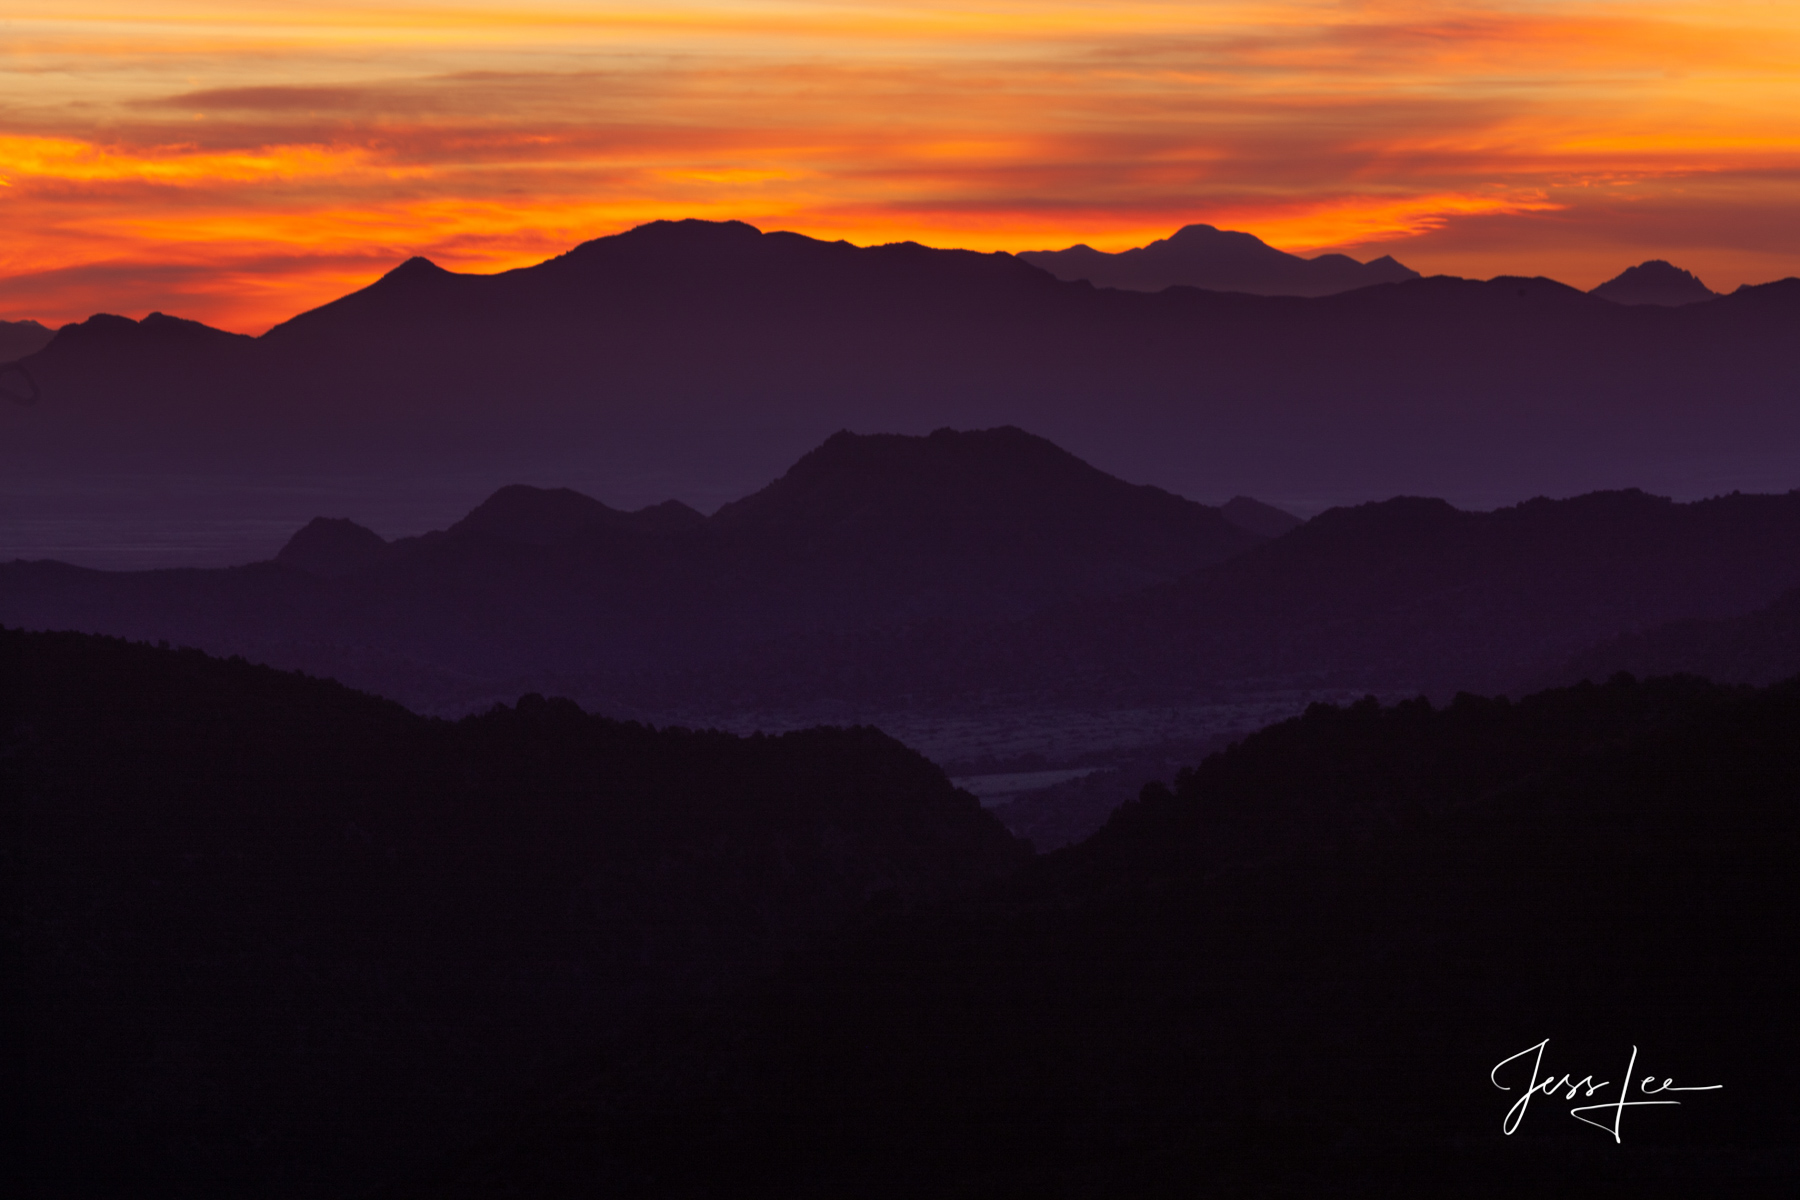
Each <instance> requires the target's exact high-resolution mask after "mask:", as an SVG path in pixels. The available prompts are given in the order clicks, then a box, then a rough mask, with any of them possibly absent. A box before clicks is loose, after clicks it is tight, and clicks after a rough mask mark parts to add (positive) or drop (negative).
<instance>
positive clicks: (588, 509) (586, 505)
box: [449, 483, 625, 545]
mask: <svg viewBox="0 0 1800 1200" xmlns="http://www.w3.org/2000/svg"><path fill="white" fill-rule="evenodd" d="M624 517H625V514H624V513H622V512H620V511H619V510H618V509H616V508H610V507H608V506H607V505H605V504H602V503H600V501H598V500H596V499H594V498H593V497H592V496H584V495H582V494H581V493H580V492H577V491H572V490H571V489H569V488H537V487H528V486H526V485H525V484H519V483H515V484H512V485H510V486H508V487H503V488H501V489H500V490H499V491H497V492H495V493H494V494H493V495H492V496H489V497H488V498H487V499H486V500H484V501H482V502H481V503H480V504H479V505H477V506H476V507H475V509H474V510H473V511H471V512H470V513H469V515H468V516H466V517H464V518H463V519H462V520H460V521H458V522H457V523H456V524H454V525H452V526H451V527H450V530H449V532H451V533H464V534H467V533H484V534H489V535H492V536H496V537H500V538H503V539H505V540H506V541H509V542H529V543H533V544H538V545H544V544H548V543H550V542H559V541H563V540H565V539H568V538H571V537H577V536H579V535H580V534H582V533H585V532H587V531H588V530H590V529H595V528H599V527H603V526H607V525H616V524H618V523H619V522H620V521H621V520H623V519H624Z"/></svg>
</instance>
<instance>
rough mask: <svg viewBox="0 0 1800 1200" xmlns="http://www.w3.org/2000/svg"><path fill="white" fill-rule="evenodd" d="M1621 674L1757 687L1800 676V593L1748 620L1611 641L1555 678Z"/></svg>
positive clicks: (1694, 623) (1682, 625)
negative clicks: (1684, 676)
mask: <svg viewBox="0 0 1800 1200" xmlns="http://www.w3.org/2000/svg"><path fill="white" fill-rule="evenodd" d="M1619 671H1628V672H1632V673H1634V674H1640V675H1649V674H1654V675H1675V674H1688V675H1704V676H1706V677H1707V678H1709V679H1717V680H1719V681H1720V682H1723V683H1754V684H1766V683H1773V682H1775V681H1776V680H1780V679H1787V678H1789V677H1790V676H1793V675H1797V674H1800V589H1796V590H1793V591H1788V592H1783V593H1782V594H1781V595H1780V596H1778V597H1776V599H1775V601H1774V603H1772V604H1770V605H1769V606H1768V607H1767V608H1760V609H1758V610H1756V611H1755V612H1751V613H1745V614H1743V615H1742V616H1734V617H1726V618H1720V619H1715V620H1701V619H1690V620H1686V621H1675V622H1671V623H1670V624H1667V625H1659V626H1656V627H1655V628H1653V629H1646V630H1643V631H1641V632H1635V633H1629V634H1625V635H1622V636H1620V637H1618V638H1613V639H1610V640H1608V641H1607V642H1605V643H1603V644H1601V645H1599V646H1595V647H1593V648H1591V649H1589V650H1587V651H1585V652H1583V653H1581V654H1577V655H1575V656H1574V657H1573V658H1571V659H1570V660H1569V662H1568V663H1566V664H1564V665H1563V666H1562V667H1561V668H1560V669H1559V670H1557V671H1555V672H1553V673H1552V674H1553V675H1554V677H1556V678H1557V679H1558V680H1559V681H1560V680H1562V679H1604V678H1606V677H1607V676H1609V675H1612V674H1615V673H1617V672H1619Z"/></svg>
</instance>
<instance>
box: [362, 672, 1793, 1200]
mask: <svg viewBox="0 0 1800 1200" xmlns="http://www.w3.org/2000/svg"><path fill="white" fill-rule="evenodd" d="M1796 787H1800V693H1797V692H1796V689H1795V688H1794V686H1793V685H1791V684H1790V685H1787V686H1784V687H1782V688H1779V689H1775V690H1773V691H1769V692H1764V693H1746V692H1743V691H1733V690H1729V689H1721V688H1715V687H1711V686H1709V685H1706V684H1704V683H1701V682H1699V681H1694V680H1672V681H1671V680H1665V681H1653V682H1651V683H1648V684H1639V683H1637V682H1635V681H1632V680H1629V679H1621V680H1616V681H1614V682H1612V683H1609V684H1608V685H1606V686H1604V687H1594V686H1588V687H1584V688H1578V689H1570V690H1566V691H1561V692H1551V693H1545V694H1541V695H1538V696H1535V697H1533V698H1531V699H1530V700H1527V701H1525V702H1523V703H1520V704H1508V703H1506V702H1504V701H1491V700H1480V699H1477V698H1475V697H1472V696H1470V697H1463V698H1461V699H1459V700H1458V701H1457V702H1456V703H1455V704H1453V705H1451V706H1449V707H1447V708H1443V709H1435V710H1434V709H1433V708H1432V707H1431V706H1430V705H1428V704H1425V703H1423V702H1407V703H1404V704H1401V705H1398V706H1395V707H1391V708H1383V707H1381V706H1379V705H1377V704H1375V703H1374V702H1373V701H1369V702H1366V703H1358V704H1355V705H1352V706H1349V707H1348V708H1335V707H1331V706H1325V705H1320V706H1317V707H1315V708H1314V709H1312V710H1309V711H1308V713H1307V714H1306V715H1305V717H1304V718H1300V719H1296V720H1294V721H1290V722H1286V723H1284V724H1282V725H1278V726H1275V727H1272V728H1270V729H1268V730H1265V731H1263V732H1262V733H1259V734H1257V735H1255V736H1253V737H1251V738H1248V739H1246V740H1245V741H1244V742H1243V743H1241V744H1240V745H1238V746H1236V747H1234V748H1232V749H1231V750H1229V751H1227V752H1225V753H1223V754H1219V755H1215V756H1213V757H1212V758H1209V759H1208V760H1207V761H1206V762H1204V763H1202V764H1201V765H1199V766H1198V767H1197V768H1194V769H1192V770H1189V771H1185V772H1183V773H1182V775H1181V776H1180V777H1179V779H1178V781H1177V784H1176V787H1175V788H1174V790H1173V792H1171V791H1169V790H1167V789H1152V790H1149V791H1146V793H1145V794H1144V796H1143V798H1142V799H1141V801H1140V802H1138V803H1136V804H1134V805H1131V806H1128V807H1127V808H1126V809H1124V810H1122V811H1121V812H1120V813H1119V814H1117V815H1116V816H1115V817H1114V818H1113V820H1112V821H1111V823H1110V824H1109V825H1108V826H1107V827H1106V828H1105V829H1104V830H1102V831H1101V832H1100V833H1099V834H1098V835H1096V836H1095V837H1094V838H1092V839H1091V840H1089V841H1088V842H1087V843H1085V844H1083V845H1082V846H1079V847H1076V848H1074V849H1072V850H1068V851H1064V852H1061V853H1058V854H1056V855H1051V856H1048V857H1045V858H1040V859H1038V860H1035V861H1034V862H1033V864H1032V865H1031V867H1030V868H1029V869H1028V870H1026V871H1024V872H1022V873H1021V874H1020V875H1018V876H1016V877H1014V878H1013V879H1011V880H1009V881H1005V882H1003V883H999V884H997V885H995V886H994V887H992V888H990V889H988V890H987V891H985V892H984V893H983V894H981V895H980V896H979V897H978V898H973V899H970V900H966V901H962V902H959V903H956V904H953V905H950V906H947V907H946V908H944V909H938V910H932V911H926V912H914V913H912V914H908V915H906V916H904V917H898V918H894V919H890V920H870V921H866V922H863V923H860V924H859V925H858V926H857V927H855V928H853V929H852V930H851V931H850V932H849V933H848V934H847V935H846V936H844V937H841V938H839V939H837V941H836V942H835V943H834V944H832V945H831V946H829V947H827V948H825V949H823V950H820V951H817V952H814V953H811V954H808V955H806V956H803V957H802V958H801V959H799V960H798V961H796V962H795V963H793V964H791V966H790V968H789V969H788V970H787V971H785V972H784V973H783V974H782V975H781V976H780V977H778V979H777V980H775V981H774V982H772V983H771V984H770V985H769V986H766V987H761V988H757V989H752V990H750V991H749V993H748V994H747V995H744V996H741V997H739V998H737V999H736V1001H735V1002H734V1003H731V1004H729V1005H727V1004H721V1005H720V1006H718V1008H717V1009H716V1010H715V1011H714V1013H713V1014H711V1015H710V1016H709V1017H707V1018H706V1019H698V1020H692V1021H688V1022H681V1023H674V1024H673V1027H672V1028H670V1029H667V1030H665V1032H664V1037H663V1039H662V1040H661V1041H660V1042H658V1043H657V1044H655V1045H652V1046H648V1047H646V1049H645V1050H644V1051H643V1052H642V1053H641V1054H639V1055H636V1056H633V1057H632V1058H630V1059H627V1060H624V1061H621V1062H617V1063H613V1064H608V1066H607V1067H606V1068H605V1069H603V1070H599V1071H596V1072H595V1073H594V1075H593V1076H592V1077H591V1079H590V1081H589V1083H588V1084H587V1086H586V1087H584V1088H581V1089H578V1090H572V1091H571V1092H570V1093H569V1094H568V1095H566V1096H565V1097H563V1098H560V1099H559V1100H558V1101H556V1102H554V1103H551V1104H547V1105H546V1106H545V1108H544V1109H542V1110H540V1112H539V1113H538V1114H537V1115H536V1116H535V1117H533V1118H531V1119H527V1120H524V1121H521V1122H518V1123H516V1124H515V1125H513V1126H511V1127H510V1128H508V1129H506V1130H504V1131H497V1132H496V1134H495V1135H494V1136H492V1137H490V1138H488V1139H485V1140H484V1141H482V1142H481V1143H478V1144H477V1145H475V1146H473V1147H471V1148H470V1149H469V1150H468V1151H466V1152H465V1153H463V1154H461V1155H458V1156H456V1157H455V1158H453V1159H451V1160H448V1161H447V1162H446V1163H445V1164H444V1165H443V1166H442V1167H441V1168H440V1169H439V1170H438V1171H435V1172H432V1173H429V1174H427V1175H425V1176H422V1177H420V1178H419V1179H418V1180H415V1181H413V1183H412V1184H411V1185H409V1186H408V1187H405V1188H399V1189H395V1190H393V1191H391V1192H389V1193H387V1195H388V1196H393V1197H400V1196H406V1197H411V1196H432V1197H436V1198H441V1200H473V1198H475V1197H493V1196H503V1195H511V1194H517V1193H518V1192H519V1191H521V1190H529V1192H530V1194H532V1195H534V1196H538V1197H543V1198H545V1200H555V1198H557V1197H562V1196H575V1195H588V1194H592V1191H593V1190H594V1189H595V1188H600V1189H601V1190H605V1191H610V1192H612V1193H614V1194H657V1195H686V1194H695V1195H698V1194H705V1193H707V1192H708V1191H713V1190H717V1189H718V1188H720V1187H725V1188H726V1189H727V1190H730V1191H732V1192H733V1193H734V1194H743V1195H771V1196H773V1195H783V1196H820V1197H823V1196H846V1195H854V1196H882V1195H994V1196H1013V1195H1018V1196H1025V1195H1031V1196H1048V1197H1100V1196H1116V1195H1133V1196H1145V1195H1154V1196H1162V1195H1169V1196H1186V1195H1192V1194H1193V1192H1194V1187H1195V1182H1196V1180H1204V1181H1205V1185H1206V1186H1207V1187H1209V1188H1211V1189H1214V1190H1216V1191H1218V1192H1220V1193H1223V1194H1231V1195H1269V1196H1314V1195H1324V1194H1328V1195H1334V1196H1358V1197H1362V1196H1367V1197H1375V1196H1383V1195H1395V1194H1405V1195H1458V1196H1476V1197H1484V1198H1485V1197H1493V1198H1499V1197H1512V1196H1520V1195H1539V1194H1550V1195H1571V1194H1576V1193H1578V1192H1593V1193H1600V1194H1608V1195H1625V1194H1631V1195H1651V1196H1656V1197H1671V1198H1673V1197H1680V1196H1687V1195H1692V1194H1694V1193H1696V1192H1701V1193H1705V1194H1714V1195H1731V1196H1745V1197H1749V1196H1771V1197H1772V1196H1778V1195H1782V1194H1784V1191H1785V1189H1786V1188H1787V1186H1788V1184H1789V1182H1790V1181H1791V1177H1792V1176H1791V1170H1792V1163H1793V1161H1794V1154H1795V1151H1796V1145H1795V1136H1794V1132H1793V1130H1792V1129H1791V1128H1790V1127H1789V1123H1788V1122H1787V1121H1786V1120H1785V1118H1784V1116H1783V1113H1784V1111H1785V1110H1784V1107H1783V1102H1782V1099H1781V1097H1783V1096H1784V1095H1785V1094H1786V1089H1787V1088H1788V1086H1789V1085H1788V1080H1789V1079H1791V1077H1792V1073H1793V1070H1794V1068H1795V1067H1796V1065H1800V1039H1797V1038H1796V1035H1795V1032H1794V1029H1793V1027H1792V1023H1791V1021H1790V1020H1789V1018H1788V1015H1787V1011H1786V1009H1787V999H1786V993H1787V992H1788V991H1789V990H1790V989H1791V988H1792V986H1793V985H1794V983H1795V982H1796V980H1795V966H1794V963H1795V956H1794V952H1795V950H1796V949H1797V948H1800V947H1796V930H1800V925H1797V924H1796V922H1795V920H1794V917H1795V899H1794V891H1793V886H1792V872H1793V869H1794V866H1795V863H1796V856H1797V855H1800V819H1797V818H1800V810H1797V809H1796V807H1795V805H1794V802H1793V798H1794V795H1795V789H1796ZM1545 1039H1548V1041H1547V1044H1546V1047H1545V1048H1546V1054H1545V1057H1544V1060H1543V1067H1544V1073H1545V1074H1552V1075H1553V1077H1560V1076H1561V1075H1562V1074H1563V1073H1564V1072H1571V1073H1572V1078H1581V1077H1583V1076H1587V1077H1588V1078H1589V1079H1590V1080H1592V1081H1594V1082H1596V1083H1597V1084H1599V1087H1598V1088H1597V1089H1596V1090H1597V1092H1598V1093H1599V1094H1598V1095H1596V1096H1595V1097H1594V1098H1593V1099H1592V1100H1591V1101H1590V1102H1592V1103H1595V1104H1599V1103H1604V1102H1606V1101H1608V1100H1613V1099H1616V1098H1617V1093H1618V1090H1619V1087H1620V1084H1621V1075H1620V1072H1622V1071H1624V1070H1625V1069H1626V1068H1627V1067H1628V1065H1630V1064H1631V1063H1634V1062H1635V1064H1636V1065H1637V1067H1638V1068H1639V1071H1638V1072H1634V1073H1633V1075H1632V1076H1631V1078H1632V1083H1633V1087H1634V1092H1633V1095H1632V1097H1631V1099H1632V1100H1633V1101H1637V1100H1641V1099H1644V1098H1645V1097H1644V1096H1643V1095H1642V1094H1641V1093H1640V1092H1638V1091H1637V1090H1636V1088H1637V1086H1638V1083H1639V1080H1640V1079H1641V1076H1642V1073H1646V1072H1651V1071H1653V1072H1655V1075H1654V1076H1653V1077H1652V1079H1651V1081H1650V1083H1649V1084H1648V1085H1646V1086H1648V1087H1651V1088H1654V1087H1655V1086H1656V1085H1657V1084H1658V1083H1661V1082H1662V1081H1664V1080H1671V1081H1672V1082H1674V1083H1675V1084H1677V1085H1678V1086H1682V1087H1709V1086H1711V1085H1714V1084H1718V1085H1722V1087H1721V1090H1719V1091H1712V1092H1689V1093H1685V1094H1683V1095H1682V1096H1681V1102H1680V1105H1679V1107H1668V1108H1655V1107H1633V1108H1630V1109H1628V1110H1626V1111H1625V1112H1624V1113H1623V1115H1622V1120H1621V1123H1620V1137H1619V1139H1618V1140H1617V1141H1616V1142H1615V1140H1614V1138H1613V1137H1612V1136H1610V1134H1609V1133H1608V1132H1606V1131H1604V1130H1602V1129H1595V1128H1591V1127H1589V1126H1586V1125H1582V1124H1579V1123H1578V1122H1577V1121H1575V1120H1572V1119H1571V1117H1570V1114H1569V1111H1568V1110H1569V1109H1571V1108H1573V1107H1576V1106H1577V1105H1578V1104H1580V1103H1581V1100H1579V1099H1570V1098H1566V1097H1564V1096H1563V1095H1562V1094H1561V1092H1562V1090H1563V1089H1562V1088H1557V1089H1546V1090H1545V1091H1544V1092H1541V1093H1538V1094H1537V1095H1535V1096H1534V1097H1533V1098H1532V1100H1531V1103H1530V1104H1529V1106H1528V1110H1527V1111H1526V1112H1525V1113H1524V1114H1523V1119H1522V1120H1521V1121H1520V1122H1519V1123H1518V1126H1517V1129H1516V1131H1515V1132H1514V1133H1513V1134H1511V1135H1508V1134H1505V1133H1503V1132H1502V1127H1503V1121H1505V1119H1506V1116H1507V1112H1508V1110H1509V1109H1510V1108H1511V1107H1513V1106H1514V1105H1515V1104H1517V1103H1518V1102H1519V1100H1520V1099H1521V1097H1522V1095H1523V1092H1524V1088H1525V1087H1526V1086H1527V1085H1528V1083H1530V1082H1532V1079H1531V1076H1530V1072H1529V1070H1528V1069H1524V1068H1523V1067H1522V1065H1521V1063H1520V1062H1519V1061H1518V1059H1517V1058H1516V1057H1513V1056H1516V1055H1517V1054H1519V1052H1521V1051H1525V1052H1529V1051H1530V1049H1531V1048H1532V1047H1533V1046H1534V1045H1536V1044H1538V1043H1540V1042H1543V1041H1544V1040H1545ZM1633 1047H1636V1048H1637V1051H1638V1053H1639V1057H1637V1058H1636V1059H1631V1058H1630V1057H1629V1056H1630V1054H1631V1051H1632V1049H1633ZM1509 1058H1512V1063H1511V1067H1510V1068H1509V1069H1503V1070H1498V1071H1497V1070H1496V1069H1497V1068H1499V1067H1500V1065H1501V1064H1502V1063H1503V1062H1505V1061H1506V1060H1508V1059H1509ZM1496 1076H1497V1077H1496ZM1565 1086H1566V1085H1565ZM1502 1089H1505V1090H1502ZM1589 1115H1590V1116H1592V1115H1595V1114H1592V1113H1590V1114H1589ZM1599 1115H1600V1116H1602V1117H1603V1118H1610V1117H1611V1115H1612V1114H1610V1113H1602V1114H1599ZM1608 1123H1609V1124H1610V1120H1608Z"/></svg>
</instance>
